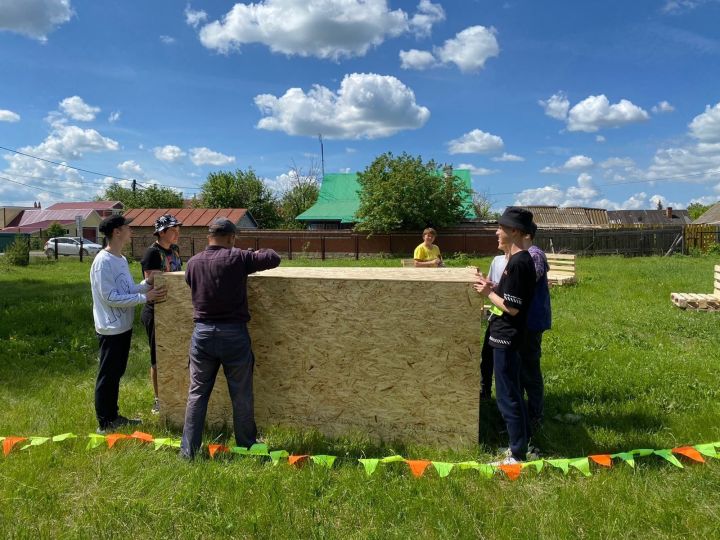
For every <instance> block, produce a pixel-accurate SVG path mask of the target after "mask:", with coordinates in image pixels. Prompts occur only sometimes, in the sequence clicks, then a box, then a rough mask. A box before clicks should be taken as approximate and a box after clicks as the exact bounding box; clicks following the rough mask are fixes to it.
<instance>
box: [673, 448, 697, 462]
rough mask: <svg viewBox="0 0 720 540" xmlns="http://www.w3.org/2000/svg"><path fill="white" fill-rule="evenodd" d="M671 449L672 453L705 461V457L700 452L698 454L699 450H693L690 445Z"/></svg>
mask: <svg viewBox="0 0 720 540" xmlns="http://www.w3.org/2000/svg"><path fill="white" fill-rule="evenodd" d="M672 451H673V453H674V454H681V455H683V456H685V457H688V458H690V459H692V460H693V461H698V462H700V463H705V458H703V457H702V454H700V452H698V451H697V450H695V449H694V448H693V447H692V446H681V447H679V448H673V449H672Z"/></svg>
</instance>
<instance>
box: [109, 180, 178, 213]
mask: <svg viewBox="0 0 720 540" xmlns="http://www.w3.org/2000/svg"><path fill="white" fill-rule="evenodd" d="M97 200H99V201H120V202H121V203H123V205H124V206H125V208H182V207H183V194H182V193H180V192H179V191H175V190H174V189H171V188H167V187H163V186H158V185H155V184H150V185H148V186H147V187H143V188H137V189H136V190H135V191H133V190H132V189H130V188H125V187H122V186H121V185H120V184H112V185H110V186H108V187H107V188H105V191H104V192H103V193H102V194H101V195H100V196H99V197H97Z"/></svg>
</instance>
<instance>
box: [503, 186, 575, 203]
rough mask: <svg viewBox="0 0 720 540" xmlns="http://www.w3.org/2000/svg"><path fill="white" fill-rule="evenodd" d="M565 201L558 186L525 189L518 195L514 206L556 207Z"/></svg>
mask: <svg viewBox="0 0 720 540" xmlns="http://www.w3.org/2000/svg"><path fill="white" fill-rule="evenodd" d="M564 199H565V192H564V191H563V190H562V189H560V188H559V187H558V186H555V185H553V186H544V187H541V188H533V189H525V190H523V191H522V192H521V193H520V194H518V196H517V198H516V199H515V202H514V203H513V204H514V205H515V206H533V205H539V206H558V205H560V203H561V202H562V201H563V200H564Z"/></svg>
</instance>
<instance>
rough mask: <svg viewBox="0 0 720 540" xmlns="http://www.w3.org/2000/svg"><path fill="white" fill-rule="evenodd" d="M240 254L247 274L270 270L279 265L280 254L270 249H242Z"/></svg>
mask: <svg viewBox="0 0 720 540" xmlns="http://www.w3.org/2000/svg"><path fill="white" fill-rule="evenodd" d="M242 254H243V258H244V261H245V268H246V271H247V273H248V274H252V273H254V272H261V271H263V270H270V269H271V268H276V267H277V266H279V265H280V255H278V254H277V253H276V252H275V251H274V250H272V249H259V250H257V251H245V250H242Z"/></svg>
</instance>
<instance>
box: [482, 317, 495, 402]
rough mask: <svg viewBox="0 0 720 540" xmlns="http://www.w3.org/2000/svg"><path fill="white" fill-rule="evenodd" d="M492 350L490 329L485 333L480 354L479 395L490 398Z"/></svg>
mask: <svg viewBox="0 0 720 540" xmlns="http://www.w3.org/2000/svg"><path fill="white" fill-rule="evenodd" d="M493 362H494V360H493V348H492V347H491V346H490V329H489V328H488V329H487V330H486V331H485V339H484V340H483V346H482V353H480V395H481V396H487V397H490V394H491V392H492V378H493Z"/></svg>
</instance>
